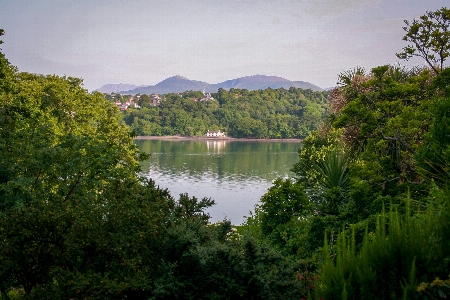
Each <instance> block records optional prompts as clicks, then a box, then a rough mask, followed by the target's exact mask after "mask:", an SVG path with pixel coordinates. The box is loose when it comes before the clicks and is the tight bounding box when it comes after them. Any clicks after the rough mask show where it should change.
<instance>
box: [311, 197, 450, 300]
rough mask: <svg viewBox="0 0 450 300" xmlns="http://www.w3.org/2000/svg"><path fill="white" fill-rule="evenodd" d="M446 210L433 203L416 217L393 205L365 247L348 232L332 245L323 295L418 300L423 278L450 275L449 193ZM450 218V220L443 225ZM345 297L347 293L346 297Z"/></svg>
mask: <svg viewBox="0 0 450 300" xmlns="http://www.w3.org/2000/svg"><path fill="white" fill-rule="evenodd" d="M445 201H446V207H445V211H442V212H441V213H439V214H436V212H435V210H434V209H433V207H431V206H430V207H429V210H428V211H427V212H424V213H420V214H417V215H414V216H411V214H410V212H408V213H407V214H406V215H402V214H400V213H399V212H398V211H396V210H393V209H391V211H390V212H389V213H388V214H385V213H384V212H382V213H381V214H380V215H379V216H378V219H377V226H376V229H375V232H366V234H365V236H364V242H363V245H362V247H361V249H360V250H359V251H356V250H355V237H354V235H353V236H352V237H351V238H347V237H346V235H345V233H344V232H342V233H341V234H340V235H339V237H338V240H337V243H336V248H335V249H334V251H332V250H331V249H330V248H329V246H328V245H327V244H326V245H325V247H324V254H325V255H326V257H327V259H326V262H325V264H324V265H323V267H322V269H321V274H320V280H321V281H320V285H319V286H320V293H319V294H320V295H321V296H322V297H324V298H325V299H339V298H340V295H344V294H345V295H346V297H345V299H414V298H415V297H417V296H418V295H417V286H418V282H428V281H431V280H432V279H433V278H435V276H442V275H444V276H445V272H447V268H448V258H449V257H450V252H449V248H446V247H447V245H448V241H447V240H445V237H446V236H447V235H448V233H447V232H446V230H447V228H448V217H449V213H448V208H449V206H448V197H446V199H445ZM445 223H447V224H446V225H443V224H445ZM342 299H344V296H342Z"/></svg>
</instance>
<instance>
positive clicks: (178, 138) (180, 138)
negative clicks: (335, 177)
mask: <svg viewBox="0 0 450 300" xmlns="http://www.w3.org/2000/svg"><path fill="white" fill-rule="evenodd" d="M134 139H135V140H162V141H230V142H232V141H243V142H285V143H301V142H303V139H256V138H255V139H252V138H233V137H228V136H226V137H206V136H180V135H164V136H136V137H135V138H134Z"/></svg>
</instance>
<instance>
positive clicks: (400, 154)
mask: <svg viewBox="0 0 450 300" xmlns="http://www.w3.org/2000/svg"><path fill="white" fill-rule="evenodd" d="M404 30H405V37H404V40H405V41H406V42H407V43H408V45H407V46H405V48H403V51H402V52H400V53H398V54H397V55H398V57H399V58H401V59H409V58H411V57H412V56H416V55H417V56H420V57H422V58H424V63H425V65H424V66H422V67H416V68H406V67H402V66H398V65H396V66H392V65H385V66H378V67H374V68H372V69H371V70H364V69H362V68H355V69H351V70H349V71H346V72H342V73H341V74H340V75H339V86H338V87H337V88H336V89H335V90H333V91H332V92H331V93H330V95H329V97H328V101H329V109H328V110H327V117H326V119H325V122H324V123H323V125H322V126H320V127H319V128H318V130H315V131H313V132H311V133H310V134H309V135H308V137H307V138H306V139H305V140H304V143H303V147H302V148H301V149H299V161H298V163H296V164H295V165H294V166H293V168H292V170H293V171H294V172H295V174H296V176H295V177H294V178H289V179H283V178H279V179H277V180H276V181H275V182H274V183H273V186H272V187H271V188H270V189H269V190H268V191H267V193H266V194H265V195H264V196H263V197H262V198H261V202H260V204H259V205H257V206H256V207H255V211H254V212H253V213H252V214H251V215H250V216H249V217H248V218H247V219H246V222H245V223H244V224H242V225H240V226H232V224H230V222H229V221H227V220H223V221H222V222H218V223H216V224H210V223H209V222H208V221H209V216H208V214H207V213H206V212H205V209H206V208H207V207H209V206H211V205H213V204H214V202H213V201H212V200H211V199H208V198H205V199H202V200H199V199H196V198H195V197H189V196H188V195H187V194H181V195H180V196H179V197H177V198H175V197H173V196H172V195H171V194H170V192H169V191H167V190H162V189H160V188H159V187H157V186H156V185H155V183H154V182H153V181H152V180H149V179H145V178H142V177H140V176H139V170H140V167H139V162H140V161H142V160H143V159H145V158H146V157H147V155H145V154H143V153H139V151H138V150H137V148H136V146H135V145H134V144H133V140H132V136H133V134H132V132H131V130H130V128H129V127H127V126H126V125H125V124H123V122H122V120H121V118H122V116H121V115H120V112H119V110H118V109H117V107H115V105H113V104H111V103H110V102H108V100H106V99H105V97H104V95H102V94H100V93H94V94H89V93H87V91H86V90H84V89H83V88H82V85H81V80H79V79H76V78H72V77H58V76H54V75H48V76H38V75H34V74H29V73H21V72H19V71H18V70H17V69H16V68H15V67H13V66H12V65H11V64H10V63H9V62H8V60H7V59H6V58H5V57H4V55H3V54H2V53H1V52H0V125H1V126H0V293H1V299H317V300H319V299H325V300H328V299H390V300H392V299H447V298H448V297H450V277H449V276H450V192H449V190H450V136H449V132H450V68H448V67H446V62H447V59H448V57H449V56H450V35H449V32H450V10H449V9H447V8H441V9H439V10H437V11H434V12H426V13H425V14H424V15H423V16H421V17H420V18H419V19H417V20H413V21H409V22H408V21H407V22H406V26H405V27H404ZM430 33H432V34H430ZM2 34H3V30H0V36H1V35H2ZM0 43H1V42H0ZM265 95H266V96H265ZM280 95H281V96H280ZM294 95H296V96H294ZM322 96H323V95H322ZM322 96H320V97H308V95H304V94H303V93H302V91H300V90H292V91H291V90H290V91H286V90H277V91H274V90H269V89H268V90H264V91H255V92H246V91H243V90H231V91H229V92H226V91H224V90H223V91H220V92H219V93H218V94H217V95H216V97H217V102H210V101H206V102H205V103H196V102H192V101H190V100H189V99H185V98H184V97H181V98H179V97H177V96H170V97H168V99H166V101H167V102H166V104H164V105H162V107H161V108H158V109H155V110H152V109H153V108H147V111H152V112H156V111H161V112H162V111H164V109H165V108H164V106H166V107H169V108H170V109H168V108H167V111H168V112H169V111H171V112H172V113H173V115H174V117H173V119H172V121H174V122H175V124H177V122H178V120H185V122H184V123H183V122H181V121H180V122H181V123H180V124H179V127H178V128H179V130H181V129H183V128H185V129H184V130H186V129H187V128H188V126H187V125H186V124H187V121H189V120H190V121H192V120H194V118H192V119H189V117H187V116H188V115H189V114H188V113H191V112H197V113H198V114H199V115H195V114H193V115H195V116H196V118H197V120H198V122H200V120H203V117H204V118H205V119H206V118H207V116H209V114H208V113H207V111H208V109H210V107H209V104H210V103H214V104H212V105H211V106H212V107H211V111H210V113H211V115H212V116H214V118H216V116H215V115H214V112H215V111H219V110H221V109H223V110H224V111H228V112H229V114H227V113H223V114H217V118H216V119H217V120H219V119H220V117H219V116H221V117H223V119H225V120H234V123H231V122H230V125H229V126H230V127H229V128H228V129H227V130H229V131H230V132H233V131H232V130H235V129H236V128H242V127H241V126H240V125H239V126H237V125H236V123H238V122H240V121H239V120H247V121H246V122H248V123H252V122H261V123H259V125H261V124H269V123H264V121H263V120H265V121H267V120H271V119H270V117H269V115H271V116H273V115H272V114H269V113H268V115H267V116H266V117H267V119H264V116H265V114H266V113H267V111H266V112H265V111H264V110H262V111H261V110H257V109H256V108H255V107H258V105H256V106H254V105H253V104H252V103H253V101H254V100H255V101H254V102H255V103H256V102H258V101H259V102H260V103H261V104H262V103H264V104H267V103H273V107H274V111H275V112H282V111H283V109H285V108H286V107H288V106H289V105H288V104H289V103H291V102H289V101H292V107H295V105H297V108H298V109H299V110H298V111H299V112H300V111H301V112H302V113H303V116H304V114H306V111H307V110H308V109H307V107H308V106H311V109H312V111H313V112H317V111H318V110H319V108H323V109H325V103H322V102H321V101H322V100H321V99H323V98H322ZM171 97H173V98H171ZM302 97H304V98H305V99H304V100H302V99H303V98H302ZM171 99H172V100H171ZM274 99H278V100H274ZM289 99H291V100H289ZM314 99H315V100H314ZM283 101H285V102H284V103H285V105H276V103H278V102H281V103H283ZM295 101H298V102H295ZM302 101H305V102H302ZM86 103H90V104H91V105H90V106H87V105H86ZM301 103H305V105H304V106H303V105H301ZM180 104H181V106H179V105H180ZM203 105H205V107H204V108H203ZM266 106H269V107H271V106H270V105H266ZM175 107H182V108H178V109H176V108H175ZM197 108H198V109H197ZM300 108H301V109H300ZM315 108H317V110H316V109H315ZM145 111H146V110H145V109H143V110H140V111H137V110H136V111H134V110H133V111H131V110H130V111H127V114H126V115H125V120H126V122H128V123H130V124H131V125H132V126H134V124H135V122H137V123H139V122H140V120H144V121H147V122H149V123H148V124H159V126H160V128H161V129H162V128H165V126H168V125H164V126H163V125H161V124H163V122H165V121H164V120H163V116H165V115H160V114H159V113H158V114H155V115H152V116H154V117H155V118H161V119H158V120H157V121H156V122H154V121H152V120H150V119H149V120H146V119H145V118H141V117H135V116H134V114H138V113H141V112H142V113H143V112H145ZM268 111H269V112H270V111H271V110H270V109H268ZM201 113H203V115H201ZM238 113H242V114H244V115H241V116H240V118H238V119H233V117H236V116H237V114H238ZM247 113H248V115H245V114H247ZM258 114H259V115H258ZM143 115H145V114H143ZM278 115H280V116H281V117H280V120H281V119H283V118H284V117H283V116H284V115H285V114H282V113H280V114H277V113H275V120H277V119H276V118H278ZM311 115H314V113H311ZM182 116H184V119H183V117H182ZM316 116H318V117H319V114H316ZM228 117H230V118H228ZM286 118H287V117H286ZM136 120H137V121H136ZM155 120H156V119H155ZM251 120H252V121H251ZM220 122H224V121H223V120H222V121H220ZM277 122H278V121H277ZM283 122H284V121H283ZM286 122H287V121H286ZM164 124H165V123H164ZM167 124H169V123H167ZM219 124H225V123H217V126H218V127H219ZM231 124H234V125H231ZM286 124H288V123H286ZM192 126H194V125H192ZM195 126H197V125H195ZM199 126H200V125H199ZM233 126H234V127H233ZM266 126H267V134H268V133H269V132H270V130H271V129H272V130H275V129H274V128H276V127H269V125H266ZM249 127H251V126H249ZM138 128H140V127H139V126H136V127H134V129H135V130H137V129H138ZM149 128H152V127H149ZM193 128H194V127H193ZM195 128H197V127H195ZM198 128H200V127H198ZM255 128H256V126H255ZM261 128H264V126H262V127H261ZM309 129H312V127H311V128H309ZM196 130H197V129H193V130H192V132H194V134H195V133H196ZM199 130H200V129H199ZM280 130H281V129H280ZM292 130H293V129H292ZM236 132H240V131H239V130H237V131H236ZM264 132H265V131H264ZM273 132H275V131H273ZM281 132H283V131H282V130H281V131H280V134H282V133H281ZM173 133H175V132H173ZM185 134H186V133H185ZM188 134H189V133H188ZM302 134H303V133H302ZM236 135H237V134H236ZM244 136H251V135H250V134H248V132H245V133H244ZM256 136H257V135H256ZM261 136H262V135H261Z"/></svg>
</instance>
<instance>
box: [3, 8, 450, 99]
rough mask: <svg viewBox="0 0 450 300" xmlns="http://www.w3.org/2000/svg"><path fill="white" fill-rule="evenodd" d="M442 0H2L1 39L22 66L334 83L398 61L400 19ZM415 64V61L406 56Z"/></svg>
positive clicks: (87, 77)
mask: <svg viewBox="0 0 450 300" xmlns="http://www.w3.org/2000/svg"><path fill="white" fill-rule="evenodd" d="M449 4H450V3H449V1H448V0H427V1H424V0H259V1H258V0H173V1H169V0H167V1H156V0H126V1H125V0H122V1H121V0H0V28H3V29H4V30H5V35H4V36H3V37H2V39H3V41H4V44H3V45H1V48H2V49H3V50H2V52H3V53H5V55H6V57H7V58H8V59H9V61H10V62H11V63H12V64H13V65H15V66H17V67H18V68H19V70H21V71H28V72H33V73H43V74H58V75H68V76H76V77H81V78H83V79H84V86H85V87H86V88H87V89H89V90H90V91H91V90H93V89H96V88H99V87H100V86H102V85H103V84H106V83H130V84H136V85H153V84H156V83H158V82H160V81H162V80H163V79H165V78H167V77H170V76H173V75H182V76H185V77H188V78H189V79H193V80H200V81H206V82H209V83H218V82H221V81H224V80H227V79H233V78H238V77H242V76H247V75H255V74H264V75H275V76H280V77H284V78H286V79H289V80H302V81H309V82H311V83H313V84H316V85H318V86H320V87H324V88H326V87H330V86H334V85H335V84H336V80H337V74H339V73H340V72H342V71H345V70H348V69H351V68H354V67H356V66H363V67H365V68H368V69H369V68H371V67H375V66H378V65H381V64H386V63H396V62H398V59H397V58H396V56H395V53H397V52H400V51H401V50H402V47H404V46H406V42H404V41H402V37H403V35H404V31H403V29H402V26H404V23H403V20H404V19H408V20H412V19H413V18H417V17H418V16H420V15H422V14H424V13H425V11H427V10H429V11H433V10H436V9H439V8H441V7H443V6H449ZM413 63H414V64H418V63H422V61H420V60H416V61H415V62H410V63H409V64H413ZM405 64H406V62H405Z"/></svg>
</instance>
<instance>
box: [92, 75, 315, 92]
mask: <svg viewBox="0 0 450 300" xmlns="http://www.w3.org/2000/svg"><path fill="white" fill-rule="evenodd" d="M268 87H270V88H273V89H277V88H285V89H289V88H290V87H296V88H302V89H311V90H313V91H322V90H323V89H322V88H320V87H318V86H316V85H314V84H312V83H309V82H305V81H291V80H288V79H285V78H282V77H277V76H267V75H253V76H245V77H240V78H236V79H230V80H226V81H224V82H220V83H216V84H210V83H207V82H202V81H197V80H190V79H188V78H186V77H183V76H180V75H176V76H172V77H169V78H167V79H164V80H163V81H161V82H159V83H158V84H156V85H149V86H139V87H137V86H135V85H131V84H105V85H103V86H102V87H101V88H99V89H98V90H97V91H99V92H101V93H113V92H114V93H119V94H131V95H135V94H168V93H173V92H175V93H179V92H184V91H190V90H192V91H203V89H205V92H207V93H215V92H217V90H218V89H219V88H223V89H225V90H229V89H230V88H238V89H247V90H250V91H251V90H260V89H266V88H268Z"/></svg>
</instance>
